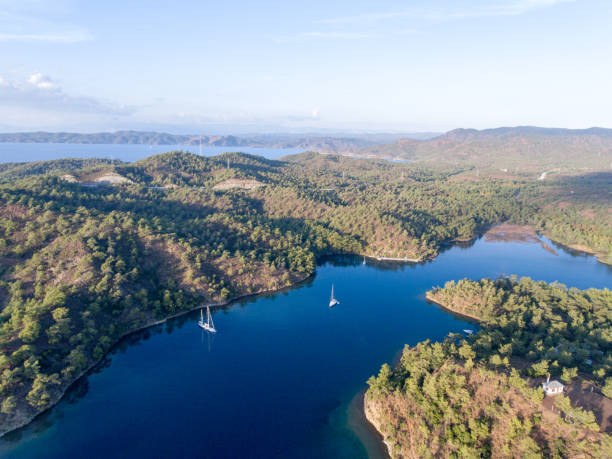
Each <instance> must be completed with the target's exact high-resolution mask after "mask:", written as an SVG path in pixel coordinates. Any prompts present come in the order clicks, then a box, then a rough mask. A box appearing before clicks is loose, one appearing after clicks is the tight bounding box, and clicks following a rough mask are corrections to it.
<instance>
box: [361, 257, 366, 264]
mask: <svg viewBox="0 0 612 459" xmlns="http://www.w3.org/2000/svg"><path fill="white" fill-rule="evenodd" d="M361 264H362V265H363V266H365V264H366V261H365V257H363V263H361Z"/></svg>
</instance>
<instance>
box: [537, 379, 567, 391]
mask: <svg viewBox="0 0 612 459" xmlns="http://www.w3.org/2000/svg"><path fill="white" fill-rule="evenodd" d="M542 386H543V387H544V389H545V390H547V389H563V388H564V387H565V386H564V385H563V384H561V383H560V382H559V381H556V380H554V381H549V382H545V383H544V384H542Z"/></svg>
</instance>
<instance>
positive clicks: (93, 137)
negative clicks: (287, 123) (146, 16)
mask: <svg viewBox="0 0 612 459" xmlns="http://www.w3.org/2000/svg"><path fill="white" fill-rule="evenodd" d="M0 142H13V143H82V144H145V145H199V144H200V143H201V144H202V145H203V146H216V147H259V148H303V149H305V150H307V149H313V150H319V151H324V152H339V151H355V150H356V149H358V148H362V147H365V146H368V145H373V144H374V143H375V142H374V141H373V140H368V139H366V138H363V137H360V138H352V137H339V136H320V135H305V136H297V135H274V134H268V135H261V136H248V137H236V136H233V135H176V134H167V133H160V132H141V131H117V132H99V133H93V134H80V133H74V132H19V133H7V134H0Z"/></svg>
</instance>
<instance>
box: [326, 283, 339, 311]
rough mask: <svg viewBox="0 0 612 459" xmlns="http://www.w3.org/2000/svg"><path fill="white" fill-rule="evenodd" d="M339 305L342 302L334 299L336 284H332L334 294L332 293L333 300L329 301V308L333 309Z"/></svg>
mask: <svg viewBox="0 0 612 459" xmlns="http://www.w3.org/2000/svg"><path fill="white" fill-rule="evenodd" d="M337 304H340V302H339V301H338V300H337V299H335V298H334V284H332V293H331V299H330V300H329V307H330V308H333V307H334V306H336V305H337Z"/></svg>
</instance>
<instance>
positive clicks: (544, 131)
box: [356, 126, 612, 173]
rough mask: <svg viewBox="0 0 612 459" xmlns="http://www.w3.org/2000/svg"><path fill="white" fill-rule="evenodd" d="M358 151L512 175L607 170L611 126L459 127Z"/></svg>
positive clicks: (610, 163) (611, 150)
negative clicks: (473, 167) (429, 135)
mask: <svg viewBox="0 0 612 459" xmlns="http://www.w3.org/2000/svg"><path fill="white" fill-rule="evenodd" d="M356 154H358V155H361V156H367V157H385V158H392V159H404V160H412V161H424V162H431V163H434V162H435V163H439V162H446V163H453V164H474V165H477V166H478V167H483V168H491V169H496V170H498V171H499V170H500V169H501V170H503V171H505V172H508V173H537V172H542V171H545V170H554V171H557V172H566V171H576V170H609V169H610V168H611V167H612V130H610V129H603V128H591V129H583V130H578V129H552V128H538V127H529V126H527V127H515V128H505V127H504V128H497V129H487V130H482V131H478V130H475V129H456V130H454V131H450V132H447V133H446V134H443V135H441V136H438V137H435V138H433V139H429V140H425V141H419V140H413V139H401V140H398V141H397V142H394V143H391V144H382V145H376V146H372V147H365V148H362V149H359V150H358V151H357V152H356Z"/></svg>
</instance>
